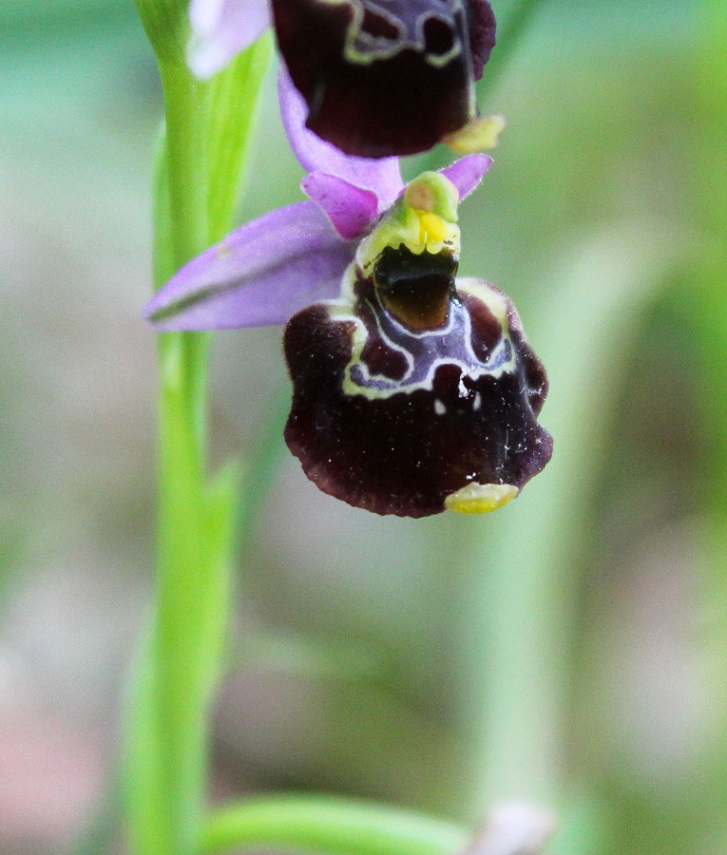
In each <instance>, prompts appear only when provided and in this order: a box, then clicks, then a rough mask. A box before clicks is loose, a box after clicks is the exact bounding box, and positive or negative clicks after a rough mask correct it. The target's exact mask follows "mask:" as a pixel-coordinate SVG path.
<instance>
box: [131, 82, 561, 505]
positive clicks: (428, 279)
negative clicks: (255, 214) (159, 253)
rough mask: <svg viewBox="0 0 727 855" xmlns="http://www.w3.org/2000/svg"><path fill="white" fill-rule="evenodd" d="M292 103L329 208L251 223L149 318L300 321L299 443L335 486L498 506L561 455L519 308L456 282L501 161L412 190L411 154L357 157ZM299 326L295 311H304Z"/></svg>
mask: <svg viewBox="0 0 727 855" xmlns="http://www.w3.org/2000/svg"><path fill="white" fill-rule="evenodd" d="M281 105H282V108H283V117H284V121H285V124H286V129H287V131H288V135H289V137H290V140H291V144H292V146H293V149H294V151H295V152H296V154H297V156H298V158H299V160H300V161H301V163H302V164H303V166H304V167H305V168H306V169H307V170H308V175H307V176H306V177H305V178H304V179H303V183H302V186H303V189H304V190H305V192H306V193H307V194H308V196H309V197H310V200H311V201H308V202H300V203H297V204H295V205H290V206H288V207H285V208H281V209H279V210H277V211H273V212H272V213H270V214H267V215H266V216H264V217H261V218H260V219H258V220H255V221H254V222H252V223H248V224H247V225H245V226H243V227H242V228H240V229H238V230H237V231H236V232H233V233H232V234H231V235H229V236H228V237H227V238H226V239H225V240H224V241H222V242H221V243H220V244H218V245H216V246H214V247H212V248H211V249H209V250H208V251H207V252H205V253H203V254H202V255H201V256H199V257H198V258H196V259H194V260H193V261H191V262H190V263H189V264H187V265H186V266H185V267H184V268H182V270H180V271H179V273H177V275H176V276H175V277H174V278H173V279H172V280H171V281H170V282H169V283H168V284H167V285H166V286H165V287H164V288H162V289H161V291H159V292H158V294H157V295H156V296H155V298H154V299H153V300H152V301H151V303H150V304H149V307H148V310H147V311H148V316H149V318H150V319H151V320H152V321H153V322H154V323H155V324H156V325H157V326H158V327H159V328H161V329H219V328H224V327H248V326H260V325H265V324H278V323H285V322H286V321H287V326H286V331H285V339H284V345H285V355H286V359H287V363H288V369H289V372H290V376H291V379H292V381H293V405H292V410H291V414H290V417H289V419H288V424H287V426H286V431H285V437H286V441H287V443H288V445H289V447H290V449H291V450H292V451H293V453H294V454H295V455H296V456H297V457H298V458H299V459H300V461H301V464H302V466H303V469H304V471H305V472H306V474H307V475H308V476H309V478H311V480H313V481H314V482H315V483H316V484H317V485H318V486H319V487H320V488H321V489H322V490H324V491H325V492H327V493H330V494H332V495H334V496H336V497H337V498H340V499H343V500H344V501H346V502H348V503H349V504H352V505H355V506H358V507H363V508H366V509H368V510H371V511H374V512H376V513H380V514H397V515H400V516H412V517H421V516H426V515H429V514H434V513H438V512H440V511H443V510H444V509H445V508H452V509H454V510H458V511H464V512H470V513H480V512H484V511H489V510H493V509H495V508H497V507H500V506H502V505H504V504H506V503H507V502H508V501H510V500H511V499H513V498H514V497H515V496H516V495H517V494H518V492H519V490H520V489H521V487H522V486H523V485H524V484H525V483H526V482H527V481H528V480H529V479H530V478H531V477H532V476H533V475H535V474H536V473H537V472H539V471H540V470H541V469H542V468H543V467H544V466H545V464H546V463H547V462H548V460H549V459H550V454H551V450H552V440H551V437H550V435H549V434H548V433H547V432H546V431H545V430H544V429H543V428H542V427H541V426H540V425H539V424H538V422H537V415H538V413H539V412H540V409H541V407H542V404H543V401H544V398H545V394H546V391H547V380H546V377H545V372H544V370H543V368H542V366H541V364H540V362H539V361H538V359H537V358H536V357H535V355H534V353H533V351H532V350H531V348H530V346H529V345H528V343H527V341H526V339H525V336H524V334H523V331H522V327H521V325H520V321H519V318H518V315H517V312H516V311H515V309H514V307H513V305H512V303H511V302H510V300H509V299H508V298H507V297H506V296H505V295H504V294H503V293H502V292H501V291H499V290H498V289H497V288H494V287H493V286H491V285H488V284H487V283H486V282H483V281H481V280H476V279H460V280H456V279H455V275H456V272H457V266H458V263H459V253H460V233H459V226H458V224H457V219H458V213H457V206H458V203H459V201H460V199H461V198H462V197H464V196H465V195H467V194H468V193H469V192H470V191H471V190H473V189H474V188H475V187H476V186H477V184H478V183H479V181H480V180H481V178H482V176H483V175H484V173H485V172H486V171H487V169H488V168H489V166H490V163H491V160H490V158H489V157H487V156H486V155H471V156H470V157H465V158H463V159H462V160H459V161H457V162H455V163H454V164H452V165H451V166H450V167H448V168H446V169H444V170H442V171H441V172H428V173H424V174H423V175H421V176H420V177H419V178H417V179H416V180H415V181H413V182H411V183H410V184H409V185H408V186H407V187H404V185H403V183H402V180H401V175H400V172H399V165H398V161H397V160H396V159H395V158H390V159H385V160H379V161H371V160H366V159H362V158H355V157H347V156H345V155H343V154H342V153H341V152H340V151H338V150H337V149H335V148H334V147H333V146H330V145H329V144H327V143H325V142H323V141H321V140H320V139H319V138H318V137H317V136H315V135H314V134H312V133H311V132H310V131H308V130H306V129H305V128H304V126H303V120H304V114H305V105H304V104H303V103H302V101H301V98H300V96H299V95H298V93H297V91H296V90H295V88H294V87H293V86H292V85H291V84H290V82H289V81H288V80H286V79H285V78H283V79H282V81H281ZM291 316H292V317H291Z"/></svg>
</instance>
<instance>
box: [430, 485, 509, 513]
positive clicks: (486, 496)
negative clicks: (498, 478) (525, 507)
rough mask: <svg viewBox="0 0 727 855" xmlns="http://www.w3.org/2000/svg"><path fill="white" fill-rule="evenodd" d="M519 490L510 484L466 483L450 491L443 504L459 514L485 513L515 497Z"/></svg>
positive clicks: (494, 509)
mask: <svg viewBox="0 0 727 855" xmlns="http://www.w3.org/2000/svg"><path fill="white" fill-rule="evenodd" d="M519 492H520V491H519V490H518V488H517V487H513V485H512V484H477V483H472V484H467V486H466V487H462V488H461V489H459V490H457V492H456V493H450V494H449V496H447V498H446V499H445V500H444V506H445V507H446V508H448V509H449V510H450V511H457V512H458V513H460V514H487V513H489V512H490V511H496V510H497V509H498V508H501V507H503V506H504V505H506V504H507V503H508V502H511V501H512V500H513V499H514V498H516V496H517V494H518V493H519Z"/></svg>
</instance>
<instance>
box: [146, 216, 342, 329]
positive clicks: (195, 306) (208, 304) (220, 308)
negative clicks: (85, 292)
mask: <svg viewBox="0 0 727 855" xmlns="http://www.w3.org/2000/svg"><path fill="white" fill-rule="evenodd" d="M354 250H355V247H354V246H352V245H351V244H350V243H348V242H346V241H344V240H342V239H341V238H340V237H339V236H338V235H337V234H336V232H335V231H334V230H333V228H332V227H331V224H330V223H329V221H328V218H327V217H326V215H325V214H324V213H323V212H322V211H321V210H320V208H319V207H318V206H317V205H316V204H315V203H314V202H297V203H296V204H294V205H289V206H287V207H285V208H279V209H278V210H276V211H272V212H271V213H270V214H267V215H266V216H264V217H260V218H259V219H257V220H254V221H253V222H251V223H248V224H247V225H245V226H242V228H239V229H237V230H236V231H234V232H232V234H230V235H228V236H227V237H226V238H225V240H223V241H221V242H220V243H218V244H216V245H215V246H213V247H211V248H210V249H208V250H207V251H206V252H203V253H202V254H201V255H199V256H197V257H196V258H194V259H192V261H190V262H189V263H188V264H186V265H185V266H184V267H183V268H182V269H181V270H180V271H179V272H178V273H177V274H176V275H175V276H174V277H172V279H171V280H170V281H169V282H168V283H167V284H166V285H165V286H164V287H163V288H162V289H161V290H160V291H158V292H157V294H156V295H155V296H154V298H153V299H152V300H151V302H150V303H149V304H148V305H147V307H146V310H145V315H146V317H147V318H148V319H149V320H150V321H151V322H152V323H153V324H154V325H155V326H156V327H157V328H158V329H161V330H212V329H232V328H240V327H262V326H272V325H276V324H282V323H285V322H286V321H287V320H288V318H289V317H290V316H291V315H293V314H294V313H295V312H297V311H299V310H300V309H302V308H304V307H305V306H308V305H310V304H311V303H314V302H317V301H319V300H326V299H330V298H333V297H336V296H338V293H339V291H340V284H341V277H342V276H343V273H344V271H345V269H346V267H347V266H348V265H349V263H350V262H351V260H352V258H353V254H354Z"/></svg>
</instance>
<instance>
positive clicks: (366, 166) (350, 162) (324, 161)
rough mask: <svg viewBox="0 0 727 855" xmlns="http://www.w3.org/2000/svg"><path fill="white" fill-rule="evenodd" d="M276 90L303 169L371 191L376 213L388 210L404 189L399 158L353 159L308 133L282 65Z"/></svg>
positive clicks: (299, 100)
mask: <svg viewBox="0 0 727 855" xmlns="http://www.w3.org/2000/svg"><path fill="white" fill-rule="evenodd" d="M278 91H279V94H280V112H281V114H282V117H283V125H284V126H285V132H286V133H287V135H288V140H289V142H290V147H291V148H292V149H293V151H294V152H295V155H296V157H297V158H298V160H299V161H300V162H301V164H302V165H303V167H304V168H305V169H306V170H307V171H308V172H325V173H327V174H328V175H335V176H336V177H337V178H342V179H343V180H344V181H347V182H348V183H349V184H353V185H354V186H356V187H361V188H362V189H364V190H371V191H372V192H373V193H375V194H376V196H377V198H378V200H379V207H378V211H379V213H381V212H382V211H385V210H386V209H387V208H389V207H390V206H391V205H392V204H393V203H394V201H395V200H396V197H397V196H398V195H399V194H400V193H401V191H402V189H403V187H404V183H403V182H402V180H401V171H400V169H399V158H397V157H384V158H381V159H380V160H373V159H371V158H368V157H353V156H351V155H347V154H344V153H343V152H342V151H340V149H337V148H336V147H335V146H334V145H331V143H328V142H325V141H324V140H322V139H321V138H320V137H318V136H316V135H315V134H314V133H313V131H309V130H308V129H307V128H306V126H305V121H306V117H307V115H308V107H307V105H306V103H305V101H304V100H303V97H302V96H301V94H300V93H299V92H298V90H297V89H296V88H295V86H293V83H292V81H291V79H290V76H289V75H288V72H287V70H286V69H285V67H284V66H283V64H282V63H281V65H280V75H279V77H278Z"/></svg>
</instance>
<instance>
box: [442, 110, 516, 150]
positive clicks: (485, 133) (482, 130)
mask: <svg viewBox="0 0 727 855" xmlns="http://www.w3.org/2000/svg"><path fill="white" fill-rule="evenodd" d="M504 129H505V119H504V117H503V116H478V117H477V118H475V119H472V121H471V122H468V124H466V125H465V126H464V127H463V128H460V129H459V130H458V131H455V132H454V133H452V134H447V136H445V137H444V140H443V142H444V143H445V144H446V145H448V146H449V147H450V148H451V149H452V151H454V152H456V153H457V154H472V153H473V152H477V151H487V150H488V149H491V148H497V144H498V142H499V137H500V134H501V133H502V132H503V130H504Z"/></svg>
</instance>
